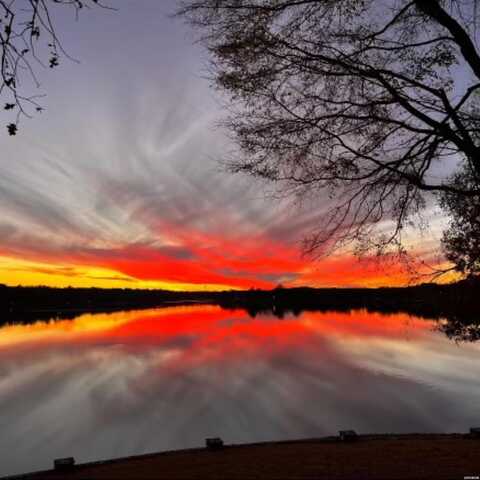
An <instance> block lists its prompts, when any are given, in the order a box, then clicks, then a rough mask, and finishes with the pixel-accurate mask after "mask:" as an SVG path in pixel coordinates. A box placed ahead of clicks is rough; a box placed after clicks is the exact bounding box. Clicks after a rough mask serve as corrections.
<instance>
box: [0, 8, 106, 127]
mask: <svg viewBox="0 0 480 480" xmlns="http://www.w3.org/2000/svg"><path fill="white" fill-rule="evenodd" d="M91 6H101V7H103V8H108V7H106V6H104V5H101V4H100V2H99V0H0V55H1V66H0V98H1V99H2V100H3V101H4V102H5V103H4V105H3V108H4V110H7V111H10V113H12V114H13V116H12V118H11V121H10V123H9V124H8V125H7V129H8V132H9V134H10V135H15V134H16V132H17V128H18V123H19V120H20V118H21V117H22V116H25V117H30V116H31V114H32V113H33V112H40V111H42V106H41V104H40V103H39V100H40V98H41V97H42V95H40V94H31V89H32V87H33V88H38V87H39V86H40V85H39V82H38V79H37V75H36V74H35V72H36V70H37V68H38V67H39V66H40V67H42V66H45V63H44V62H45V61H46V63H47V64H48V66H49V67H50V68H55V67H57V66H58V65H59V61H60V58H61V57H62V56H64V57H68V54H67V53H66V52H65V50H64V49H63V47H62V44H61V42H60V39H59V38H58V36H57V33H56V30H55V25H54V20H53V18H54V13H55V12H54V10H57V9H59V8H62V7H63V8H70V9H73V11H74V13H75V15H77V16H78V14H79V12H80V11H81V10H82V9H83V8H88V7H91Z"/></svg>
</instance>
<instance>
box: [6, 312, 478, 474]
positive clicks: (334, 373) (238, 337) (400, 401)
mask: <svg viewBox="0 0 480 480" xmlns="http://www.w3.org/2000/svg"><path fill="white" fill-rule="evenodd" d="M438 327H439V323H438V322H436V321H433V320H432V321H430V320H424V319H420V318H416V317H412V316H409V315H406V314H395V315H384V314H380V313H367V312H366V311H352V312H350V313H341V312H327V313H326V312H314V313H312V312H310V313H303V314H300V315H299V316H297V317H295V316H293V315H292V316H286V317H285V318H283V319H278V318H276V317H274V316H273V315H258V316H256V317H255V318H251V317H249V316H248V314H247V313H246V312H244V311H243V310H235V311H228V310H222V309H220V308H219V307H214V306H193V307H175V308H164V309H151V310H141V311H131V312H117V313H111V314H95V315H90V314H87V315H81V316H79V317H77V318H75V319H74V320H57V321H51V322H37V323H34V324H31V325H11V326H5V327H2V328H0V475H5V474H11V473H19V472H24V471H30V470H36V469H43V468H48V467H49V466H50V465H51V462H52V459H53V458H58V457H63V456H71V455H73V456H75V458H76V459H77V461H87V460H94V459H103V458H110V457H117V456H125V455H132V454H137V453H143V452H149V451H158V450H165V449H175V448H184V447H191V446H200V445H202V444H203V442H204V438H205V437H208V436H221V437H222V438H223V439H224V440H225V441H226V442H227V443H236V442H252V441H262V440H270V439H290V438H299V437H319V436H325V435H331V434H335V433H336V432H337V430H339V429H345V428H354V429H356V430H357V431H358V432H363V433H367V432H450V431H457V432H458V431H465V430H467V429H468V427H470V426H473V425H478V423H479V421H480V402H479V400H480V362H479V360H480V345H479V343H455V342H453V341H451V340H449V339H448V338H447V337H446V336H445V335H444V334H443V333H441V332H439V331H438Z"/></svg>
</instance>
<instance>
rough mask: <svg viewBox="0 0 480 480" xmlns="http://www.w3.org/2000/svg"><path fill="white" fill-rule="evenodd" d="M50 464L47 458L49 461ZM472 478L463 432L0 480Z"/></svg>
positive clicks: (274, 447)
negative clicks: (111, 479)
mask: <svg viewBox="0 0 480 480" xmlns="http://www.w3.org/2000/svg"><path fill="white" fill-rule="evenodd" d="M52 461H53V459H52ZM478 475H480V438H479V437H477V436H472V435H470V434H460V433H449V434H421V433H410V434H367V435H359V436H358V437H357V438H356V439H355V440H354V441H342V440H340V439H339V437H338V436H337V437H333V436H330V437H322V438H309V439H300V440H283V441H270V442H257V443H249V444H231V445H225V446H224V447H223V448H220V449H218V450H211V449H207V448H190V449H185V450H170V451H163V452H157V453H147V454H142V455H135V456H128V457H122V458H115V459H109V460H100V461H95V462H88V463H83V464H78V465H75V466H74V467H72V468H71V469H69V470H68V471H55V470H44V471H39V472H33V473H24V474H19V475H10V476H7V477H2V480H30V479H31V480H37V479H43V480H50V479H61V478H68V479H80V478H89V479H92V480H94V479H98V480H101V479H107V478H118V479H120V480H122V479H134V478H135V479H136V478H139V479H154V478H156V479H163V478H164V479H172V480H173V479H180V478H183V479H185V478H192V479H193V478H199V479H200V478H202V479H206V480H208V479H217V478H232V479H237V478H238V479H242V478H243V479H248V478H265V479H281V478H295V479H297V480H300V479H314V478H315V479H318V480H321V479H343V480H347V479H356V478H369V479H384V480H388V479H400V478H404V479H434V478H435V479H443V478H445V479H447V478H448V479H449V478H460V479H463V478H464V477H467V476H470V477H472V478H475V476H478Z"/></svg>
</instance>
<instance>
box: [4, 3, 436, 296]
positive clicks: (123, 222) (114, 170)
mask: <svg viewBox="0 0 480 480" xmlns="http://www.w3.org/2000/svg"><path fill="white" fill-rule="evenodd" d="M114 3H115V6H116V7H118V11H117V12H111V11H106V10H95V11H93V10H92V11H85V12H82V14H81V16H80V20H79V21H78V22H76V21H75V18H74V15H73V12H71V11H67V10H66V11H65V15H63V14H62V16H60V17H59V18H58V20H59V22H58V35H59V37H60V38H61V39H62V40H63V45H64V47H65V48H66V50H67V51H68V53H69V54H70V55H71V56H72V57H74V58H75V59H78V60H79V61H80V63H76V62H74V61H69V60H67V59H63V61H62V62H61V64H60V67H59V68H58V69H56V70H54V71H53V72H52V71H51V70H50V69H48V68H47V69H41V68H40V71H39V78H40V80H41V83H42V92H45V93H46V94H47V97H46V98H45V99H44V100H42V101H43V103H44V105H45V107H46V110H45V112H43V113H42V114H40V115H36V116H35V117H34V118H33V119H32V120H22V123H21V124H20V130H19V134H18V135H17V136H16V137H8V135H7V132H6V129H5V128H2V129H1V133H0V141H1V143H2V156H1V157H0V200H1V201H0V283H5V284H9V285H19V284H20V285H40V284H42V285H52V286H69V285H71V286H98V287H128V288H144V287H147V288H157V287H160V288H168V289H176V290H180V289H189V290H196V289H198V290H209V289H210V290H212V289H213V290H216V289H230V288H251V287H256V288H271V287H274V286H275V285H276V284H278V283H282V284H284V285H287V286H295V285H312V286H378V285H398V284H405V283H406V282H407V281H408V276H407V275H406V273H405V272H404V271H402V269H401V267H400V266H399V265H396V264H393V265H392V264H388V265H383V266H378V265H376V264H372V263H369V264H365V263H358V261H357V260H356V259H354V258H353V257H352V255H351V254H350V253H348V252H343V253H337V254H336V255H335V256H332V257H329V258H327V259H321V260H317V261H314V260H313V259H312V258H302V256H301V249H300V247H301V239H302V237H303V236H304V235H306V234H308V233H309V232H310V231H311V230H312V229H313V228H314V227H315V226H318V222H319V218H320V216H321V214H322V211H323V210H322V208H323V207H324V206H325V201H324V200H323V199H322V198H319V201H318V202H317V203H309V204H304V205H302V206H298V205H292V202H291V201H289V200H278V199H275V198H272V196H271V195H269V187H268V186H265V185H261V184H258V183H253V182H252V181H251V179H248V178H243V177H240V176H232V175H229V174H227V173H225V172H223V171H222V170H221V167H220V165H219V162H218V161H219V160H221V159H222V158H224V157H225V155H226V154H228V152H229V151H230V149H231V145H230V144H229V140H228V139H227V136H226V134H225V132H222V130H220V129H219V128H217V127H215V122H217V121H218V120H219V119H220V118H221V117H222V115H223V110H222V106H221V102H220V98H219V97H218V94H217V93H216V92H215V91H214V90H212V89H211V88H210V86H209V82H208V80H206V79H205V78H204V77H205V66H206V63H207V58H206V54H205V53H204V52H203V51H202V50H201V48H200V47H199V46H198V45H195V44H194V43H193V42H194V35H193V33H192V32H191V31H190V30H189V29H188V28H187V27H186V26H185V25H183V24H182V23H181V21H180V20H178V19H172V18H169V17H168V14H170V13H172V12H173V11H174V8H175V2H174V1H170V0H169V1H167V0H165V1H164V0H162V1H151V0H135V1H133V0H129V1H128V0H118V1H117V0H116V1H115V2H114ZM3 118H4V120H5V117H3ZM429 215H430V216H431V217H432V218H435V221H434V222H433V223H432V226H431V228H430V229H429V230H428V231H426V232H424V233H423V234H422V235H421V234H419V233H417V234H415V236H412V237H411V238H410V240H409V243H410V244H411V245H412V246H413V249H414V251H416V252H417V253H419V255H421V256H422V258H426V259H428V260H430V261H433V262H435V261H436V260H435V259H434V257H433V255H434V253H433V252H434V251H435V249H436V248H437V246H438V239H439V237H440V233H439V232H440V227H441V225H442V222H443V221H444V220H443V219H442V217H441V216H439V214H438V212H435V211H431V212H430V213H429Z"/></svg>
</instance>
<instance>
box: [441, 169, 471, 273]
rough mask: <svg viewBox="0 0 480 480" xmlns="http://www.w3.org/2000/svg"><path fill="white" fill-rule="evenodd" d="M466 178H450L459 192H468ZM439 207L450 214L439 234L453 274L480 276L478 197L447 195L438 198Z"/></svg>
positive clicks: (468, 186) (462, 176)
mask: <svg viewBox="0 0 480 480" xmlns="http://www.w3.org/2000/svg"><path fill="white" fill-rule="evenodd" d="M471 178H472V176H471V175H470V176H469V175H465V173H464V172H462V173H461V174H458V175H457V176H456V177H455V178H454V184H455V185H457V186H458V187H459V188H471V185H470V183H471V181H472V180H471ZM441 204H442V206H443V208H444V209H445V210H446V211H447V212H448V213H449V214H450V219H451V220H450V224H449V226H448V228H447V229H446V230H445V232H444V233H443V238H442V247H443V250H444V252H445V255H446V257H447V258H448V260H450V261H451V262H452V263H453V265H454V268H455V270H457V271H459V272H461V273H462V274H464V275H467V276H473V275H478V274H479V273H480V195H478V196H477V197H473V198H466V197H460V196H458V195H452V194H451V193H443V194H442V195H441Z"/></svg>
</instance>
